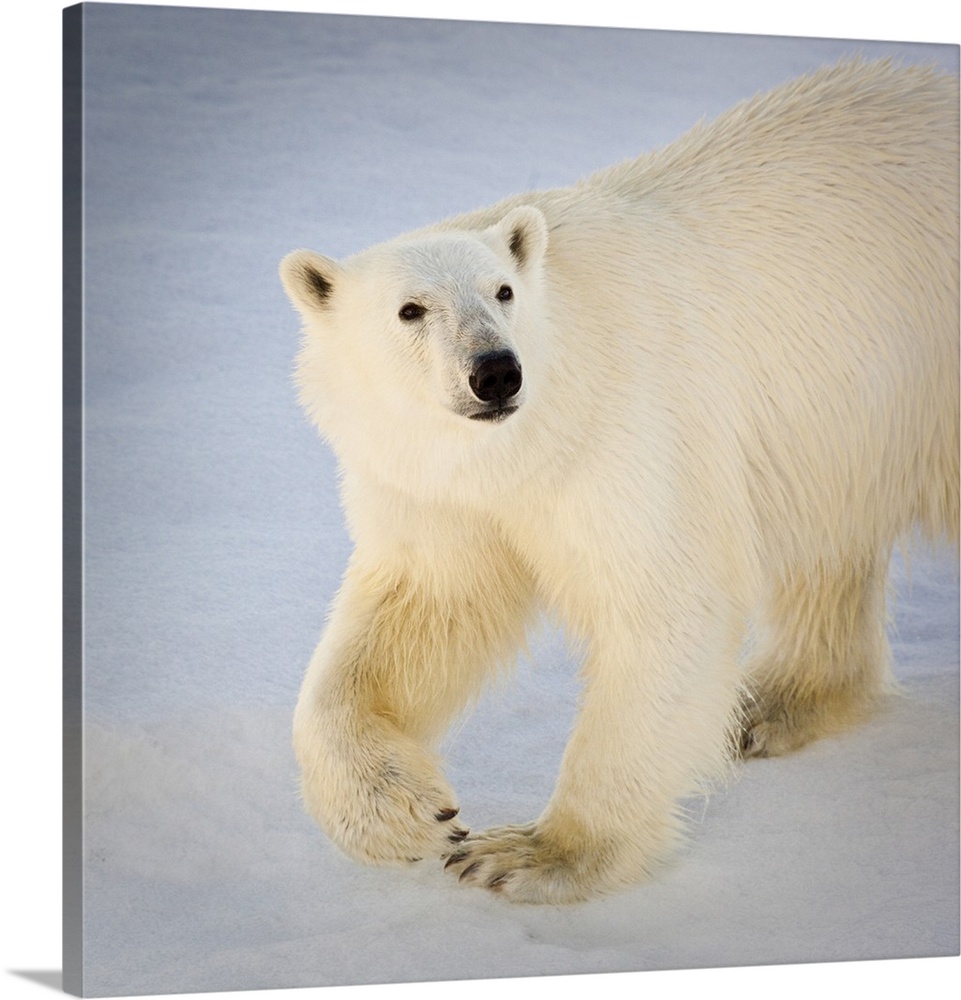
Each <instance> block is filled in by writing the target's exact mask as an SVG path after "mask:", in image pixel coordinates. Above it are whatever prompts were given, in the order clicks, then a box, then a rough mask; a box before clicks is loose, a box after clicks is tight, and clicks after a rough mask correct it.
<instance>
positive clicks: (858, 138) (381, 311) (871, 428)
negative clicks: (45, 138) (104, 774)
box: [282, 62, 959, 902]
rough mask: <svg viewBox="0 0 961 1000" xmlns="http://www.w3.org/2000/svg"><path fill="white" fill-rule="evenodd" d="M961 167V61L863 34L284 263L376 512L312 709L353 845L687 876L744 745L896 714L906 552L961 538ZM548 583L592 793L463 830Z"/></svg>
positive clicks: (635, 875) (363, 511) (335, 432)
mask: <svg viewBox="0 0 961 1000" xmlns="http://www.w3.org/2000/svg"><path fill="white" fill-rule="evenodd" d="M957 179H958V91H957V80H956V79H955V78H953V77H949V76H945V75H941V74H938V73H936V72H934V71H931V70H927V69H910V68H898V67H896V66H894V65H891V64H890V63H887V62H882V63H873V64H864V63H850V64H845V65H842V66H839V67H837V68H834V69H829V70H824V71H821V72H819V73H816V74H814V75H812V76H809V77H806V78H802V79H801V80H798V81H796V82H793V83H791V84H788V85H786V86H783V87H781V88H779V89H777V90H775V91H773V92H772V93H770V94H768V95H766V96H764V97H760V98H756V99H754V100H753V101H750V102H747V103H745V104H742V105H739V106H738V107H736V108H734V109H733V110H732V111H730V112H728V113H727V114H725V115H723V116H722V117H721V118H720V119H718V120H717V121H716V122H714V123H713V124H711V125H706V126H699V127H697V128H695V129H694V130H693V131H692V132H690V133H689V134H687V135H686V136H684V137H683V138H682V139H680V140H679V141H678V142H676V143H674V144H673V145H671V146H668V147H667V148H666V149H664V150H662V151H660V152H657V153H654V154H652V155H649V156H647V157H642V158H641V159H639V160H637V161H634V162H630V163H625V164H623V165H619V166H616V167H613V168H610V169H608V170H605V171H601V172H600V173H597V174H595V175H593V176H592V177H590V178H588V179H587V180H585V181H582V182H581V183H579V184H577V185H575V186H574V187H571V188H567V189H563V190H555V191H546V192H537V193H532V194H528V195H525V196H521V197H515V198H512V199H509V200H507V201H505V202H502V203H500V204H499V205H495V206H494V207H492V208H489V209H485V210H482V211H479V212H474V213H471V214H468V215H465V216H461V217H459V218H456V219H452V220H449V221H447V222H445V223H442V224H440V225H438V226H434V227H431V228H429V229H425V230H421V231H419V232H417V233H414V234H411V235H409V236H405V237H401V238H399V239H397V240H394V241H392V242H389V243H387V244H384V245H382V246H378V247H374V248H373V249H370V250H367V251H365V252H363V253H360V254H358V255H356V256H355V257H352V258H350V259H348V260H346V261H343V262H341V263H335V262H334V261H331V260H328V259H327V258H323V257H320V256H318V255H316V254H311V253H309V252H307V251H298V252H297V253H295V254H292V255H290V256H289V257H288V258H286V259H285V261H284V263H283V265H282V276H283V280H284V283H285V285H286V288H287V290H288V293H289V294H290V297H291V299H292V301H293V302H294V304H295V305H296V306H297V308H298V309H299V310H300V312H301V313H302V315H303V318H304V321H305V331H306V333H305V341H304V346H303V351H302V354H301V356H300V361H299V369H298V382H299V386H300V390H301V398H302V400H303V403H304V405H305V407H306V409H307V411H308V413H309V414H310V416H311V417H312V418H313V420H314V421H315V422H316V423H317V425H318V427H319V428H320V430H321V431H322V432H323V434H324V435H325V436H326V437H327V439H328V440H329V441H330V442H331V444H332V446H333V447H334V449H335V450H336V452H337V455H338V458H339V460H340V462H341V466H342V470H343V497H344V505H345V510H346V514H347V518H348V521H349V526H350V530H351V533H352V536H353V538H354V541H355V543H356V548H355V551H354V553H353V556H352V559H351V562H350V566H349V568H348V570H347V573H346V578H345V581H344V585H343V588H342V591H341V593H340V595H339V597H338V599H337V602H336V604H335V606H334V609H333V612H332V616H331V619H330V622H329V624H328V627H327V631H326V633H325V635H324V638H323V640H322V641H321V643H320V645H319V646H318V649H317V652H316V654H315V656H314V658H313V661H312V663H311V665H310V668H309V670H308V672H307V676H306V679H305V681H304V686H303V691H302V694H301V698H300V701H299V704H298V707H297V712H296V719H295V727H294V738H295V746H296V750H297V753H298V757H299V760H300V762H301V765H302V767H303V793H304V798H305V802H306V805H307V808H308V809H309V810H310V812H311V813H312V814H313V815H314V816H315V817H316V819H317V820H318V822H319V823H320V824H321V825H322V826H323V827H324V829H325V830H326V831H327V832H328V833H329V834H330V836H331V837H332V838H333V839H334V840H335V841H336V842H337V843H338V844H339V845H340V846H341V847H342V848H343V849H344V850H345V851H346V852H347V853H349V854H350V855H352V856H353V857H356V858H358V859H360V860H363V861H368V862H376V863H394V862H397V863H403V862H405V861H408V860H411V859H415V858H424V857H441V856H448V855H449V856H450V858H449V862H448V866H449V867H450V868H451V869H452V870H453V871H454V872H455V873H457V874H459V875H460V877H461V879H462V880H463V881H465V882H468V883H474V884H477V885H482V886H487V887H489V888H491V889H494V890H496V891H499V892H501V893H502V894H504V895H505V896H507V897H509V898H512V899H516V900H523V901H531V902H563V901H570V900H577V899H583V898H586V897H589V896H591V895H593V894H596V893H599V892H602V891H606V890H609V889H612V888H614V887H617V886H620V885H624V884H627V883H630V882H632V881H634V880H637V879H639V878H642V877H644V876H646V875H648V874H649V873H651V872H652V871H653V870H654V869H655V867H656V865H657V864H658V863H659V862H660V861H661V860H662V859H663V858H664V857H665V854H666V853H667V852H668V850H669V849H670V847H671V845H672V844H673V843H674V842H675V840H676V838H677V835H678V832H679V828H680V824H679V821H678V814H679V809H678V802H679V800H680V799H681V798H682V797H683V796H685V795H687V794H689V793H692V792H696V791H698V790H699V789H702V788H703V787H704V785H705V782H707V781H709V780H710V779H711V778H712V777H714V776H716V775H718V774H719V773H721V772H723V771H724V769H725V766H726V764H727V762H729V761H730V760H731V759H732V757H733V756H735V755H736V754H737V753H738V751H741V752H743V753H745V754H747V755H751V754H766V753H778V752H782V751H785V750H789V749H792V748H794V747H796V746H799V745H801V744H803V743H804V742H806V741H807V740H809V739H811V738H814V737H816V736H818V735H821V734H823V733H825V732H830V731H832V730H835V729H838V728H840V727H842V726H843V725H845V724H847V723H849V722H851V721H853V720H855V719H857V718H859V717H861V716H862V715H863V714H864V713H865V712H867V711H868V710H870V708H871V706H872V705H873V704H874V703H875V701H876V700H877V698H878V696H879V695H880V694H881V693H882V692H883V691H884V690H885V689H886V686H887V685H888V684H889V681H890V675H889V668H888V652H887V643H886V639H885V635H884V585H885V578H886V573H887V566H888V560H889V556H890V552H891V549H892V546H893V544H894V543H895V542H896V540H897V539H898V538H899V537H900V536H902V535H903V534H904V533H905V532H907V531H909V530H911V529H912V527H913V526H914V525H916V524H920V525H921V526H922V528H923V529H924V531H925V533H926V534H927V536H928V537H929V538H932V539H934V538H937V537H939V536H941V535H943V534H945V533H947V535H948V536H949V537H950V538H952V539H953V540H955V541H956V540H957V534H958V479H959V470H958V451H959V442H958V397H959V389H958V187H957ZM512 244H513V249H512ZM318 276H319V277H320V280H319V281H318ZM505 284H507V285H509V286H510V287H511V288H512V289H513V292H514V296H513V299H512V300H511V301H509V302H502V301H499V300H498V299H496V298H495V294H496V292H497V289H498V288H500V287H501V286H502V285H505ZM406 302H415V303H419V304H420V305H421V306H422V307H423V308H424V309H425V310H426V311H425V313H424V315H423V316H422V317H421V318H419V319H417V320H416V321H414V322H409V321H405V320H402V319H401V318H400V317H399V315H398V311H399V310H400V308H401V307H402V306H403V305H404V304H405V303H406ZM488 349H511V350H513V351H514V352H515V354H516V355H517V357H518V358H519V359H520V363H521V365H522V368H523V388H522V390H521V394H520V395H519V396H518V397H517V400H519V403H520V405H519V408H518V409H517V412H515V413H513V414H512V415H510V416H508V417H507V418H506V419H503V420H501V421H499V422H486V421H477V420H473V419H469V410H470V407H471V405H473V404H472V402H471V401H472V399H473V397H472V395H471V392H470V388H469V386H468V384H467V378H468V372H469V369H470V364H471V359H472V358H473V357H475V356H476V355H477V354H478V352H482V351H484V350H488ZM541 608H546V609H547V610H548V611H549V612H551V613H552V614H554V615H556V616H557V617H558V618H559V619H560V620H561V621H562V622H563V623H564V625H565V626H566V628H567V630H568V632H569V634H570V635H571V637H572V639H574V640H575V641H579V642H581V643H583V646H584V649H585V663H584V670H583V680H584V695H583V703H582V705H581V709H580V714H579V718H578V722H577V725H576V728H575V730H574V732H573V734H572V736H571V739H570V743H569V745H568V747H567V751H566V753H565V756H564V760H563V764H562V768H561V773H560V776H559V779H558V783H557V787H556V790H555V793H554V795H553V797H552V799H551V801H550V803H549V804H548V806H547V808H546V809H545V811H544V813H543V814H542V815H541V817H540V818H539V819H538V820H537V821H536V822H534V823H532V824H529V825H527V826H522V827H509V828H501V829H498V830H493V831H488V832H487V833H482V834H479V835H472V836H470V837H468V838H467V839H466V840H463V841H461V840H460V837H461V836H462V834H463V831H462V830H459V828H458V827H457V821H456V820H454V819H452V818H449V817H450V815H451V812H452V811H453V810H454V809H455V808H456V799H455V796H454V793H453V790H452V789H451V788H450V787H449V786H448V784H447V782H446V780H445V779H444V777H443V774H442V771H441V763H440V761H439V760H438V759H437V756H436V753H435V751H434V749H433V748H434V747H435V746H436V742H437V740H438V738H439V736H440V735H441V734H442V733H443V731H444V729H445V727H446V726H447V724H448V723H449V721H450V720H451V719H452V718H453V717H454V716H455V715H456V714H457V713H458V712H460V711H461V710H462V709H463V707H464V705H465V704H466V703H467V702H468V701H469V699H470V698H471V697H472V696H473V695H474V694H475V693H476V692H477V691H478V689H479V687H480V686H481V684H482V682H483V681H484V679H485V677H487V676H489V675H490V672H491V671H492V670H494V669H496V667H497V666H498V664H501V663H504V662H506V661H509V660H510V658H511V655H512V653H513V651H514V650H515V649H516V647H517V646H518V645H519V644H520V643H521V642H522V641H523V636H524V633H525V629H526V628H527V626H528V625H529V623H530V621H531V620H532V617H533V616H534V615H535V614H536V613H537V611H538V610H539V609H541ZM749 620H750V621H753V622H754V623H755V624H756V629H755V634H754V641H753V642H752V644H751V648H752V652H751V654H750V657H749V659H748V662H744V657H743V656H742V655H741V653H742V651H743V649H744V641H745V634H746V630H747V627H748V622H749ZM438 817H440V818H438ZM452 852H453V853H452Z"/></svg>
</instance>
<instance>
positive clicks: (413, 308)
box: [397, 302, 427, 323]
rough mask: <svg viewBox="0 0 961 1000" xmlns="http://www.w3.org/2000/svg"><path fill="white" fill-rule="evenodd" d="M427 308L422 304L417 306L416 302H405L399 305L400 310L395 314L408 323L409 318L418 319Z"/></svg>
mask: <svg viewBox="0 0 961 1000" xmlns="http://www.w3.org/2000/svg"><path fill="white" fill-rule="evenodd" d="M425 312H427V310H426V309H425V308H424V307H423V306H419V305H418V304H417V303H416V302H405V303H404V305H402V306H401V307H400V312H399V313H398V314H397V315H398V316H400V318H401V319H402V320H404V321H405V322H407V323H409V322H411V320H415V319H420V318H421V316H423V315H424V313H425Z"/></svg>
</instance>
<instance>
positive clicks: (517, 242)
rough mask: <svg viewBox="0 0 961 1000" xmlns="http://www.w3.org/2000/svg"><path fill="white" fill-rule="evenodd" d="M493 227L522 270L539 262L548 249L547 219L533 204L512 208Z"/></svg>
mask: <svg viewBox="0 0 961 1000" xmlns="http://www.w3.org/2000/svg"><path fill="white" fill-rule="evenodd" d="M493 228H494V229H495V230H496V231H497V232H498V234H499V236H500V238H501V239H502V240H503V241H504V242H505V243H506V244H507V249H508V250H509V251H510V255H511V257H513V258H514V263H515V264H516V265H517V267H518V269H519V270H521V271H526V270H527V269H528V268H529V267H531V266H533V265H534V264H537V263H538V262H539V261H540V259H541V258H542V257H543V256H544V253H545V252H546V251H547V220H546V219H545V218H544V213H543V212H542V211H541V210H540V209H539V208H535V207H534V206H533V205H519V206H518V207H517V208H512V209H511V210H510V211H509V212H508V213H507V215H505V216H504V218H503V219H501V221H500V222H499V223H497V225H496V226H494V227H493Z"/></svg>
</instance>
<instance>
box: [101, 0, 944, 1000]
mask: <svg viewBox="0 0 961 1000" xmlns="http://www.w3.org/2000/svg"><path fill="white" fill-rule="evenodd" d="M85 32H86V33H85V45H86V60H87V61H86V106H85V110H86V116H87V117H86V141H87V146H86V150H85V155H86V166H87V170H88V174H87V187H86V192H85V199H86V200H85V211H86V225H87V230H86V235H87V241H86V271H85V282H86V284H85V295H86V299H85V309H86V312H85V319H86V339H85V391H86V400H85V426H84V437H85V449H86V450H85V481H84V488H85V573H86V606H85V626H86V640H85V641H86V647H85V652H86V661H85V673H84V682H85V703H84V709H85V722H86V745H85V749H84V770H85V778H86V784H85V793H84V794H85V798H84V804H85V845H84V848H85V868H84V879H85V890H86V895H85V910H84V962H85V964H84V987H85V991H86V992H87V993H88V994H89V995H123V994H137V993H163V992H185V991H214V990H240V989H251V988H260V989H267V988H279V987H288V986H319V985H337V984H347V983H383V982H402V981H417V980H444V979H461V978H492V977H504V976H538V975H550V974H555V975H556V974H568V973H583V972H607V971H627V970H653V969H675V968H691V967H709V966H729V965H742V964H743V965H750V964H760V963H785V962H791V963H797V962H819V961H822V962H823V961H834V960H840V959H860V958H881V957H887V958H893V957H908V956H931V955H949V954H956V953H957V951H958V930H959V929H958V825H957V816H958V790H957V776H958V752H957V751H958V660H959V650H958V604H959V595H958V583H957V573H956V564H955V558H954V556H953V554H952V553H950V552H936V553H933V554H928V555H919V556H916V557H915V558H914V559H913V561H912V562H913V564H912V572H911V581H910V585H908V582H907V581H906V579H905V577H906V574H905V572H904V569H903V566H902V564H901V561H900V559H898V560H896V564H895V579H896V581H897V582H898V590H899V597H898V600H897V601H896V602H895V605H894V607H895V621H894V632H893V635H894V640H895V641H894V648H895V655H896V660H897V672H898V676H899V678H900V679H901V681H902V682H903V685H904V688H905V692H904V695H903V696H902V697H900V698H898V699H895V700H893V701H892V703H891V704H890V705H889V706H888V707H887V708H886V710H885V711H884V712H883V713H882V714H881V715H879V716H878V717H877V718H875V719H874V720H872V721H871V722H869V723H868V724H866V725H865V726H863V727H861V728H860V729H858V730H856V731H852V732H850V733H848V734H845V735H844V736H841V737H838V738H835V739H830V740H825V741H823V742H821V743H819V744H816V745H813V746H811V747H810V748H808V749H807V750H805V751H803V752H802V753H799V754H797V755H795V756H793V757H789V758H783V759H779V760H771V761H758V762H752V763H750V764H748V765H746V766H745V767H744V768H743V769H742V770H741V772H740V775H739V778H738V780H737V781H736V782H735V783H733V784H732V785H731V786H730V787H729V788H724V789H720V790H718V792H717V793H716V794H715V795H713V796H712V797H711V798H710V799H709V800H708V801H706V802H700V801H698V802H692V803H690V806H689V808H690V812H691V838H690V844H689V845H688V847H687V848H686V849H685V851H684V852H683V853H682V855H681V856H680V857H679V858H678V859H677V861H676V862H675V863H674V864H673V865H672V866H671V867H670V868H669V869H668V870H667V871H666V872H665V873H664V874H663V876H661V877H660V878H659V879H657V880H656V881H655V882H653V883H650V884H648V885H644V886H639V887H637V888H636V889H631V890H629V891H627V892H623V893H621V894H619V895H617V896H614V897H611V898H608V899H605V900H602V901H598V902H595V903H589V904H585V905H582V906H577V907H560V908H552V907H548V908H530V907H511V906H510V905H508V904H505V903H503V902H501V901H500V900H498V899H496V898H490V897H488V896H486V895H484V894H483V893H480V892H478V891H476V890H469V889H465V888H464V887H461V886H459V885H457V884H456V883H455V882H454V881H453V880H451V879H450V878H449V877H446V876H445V875H444V873H443V872H442V871H441V870H440V866H439V865H434V866H430V865H427V864H421V865H418V866H416V867H413V868H411V869H410V870H409V871H400V872H398V871H382V870H370V869H364V868H361V867H358V866H357V865H355V864H353V863H352V862H349V861H347V860H345V859H344V858H342V857H341V856H340V855H339V854H338V853H337V852H336V851H335V850H334V848H333V847H332V846H331V845H330V844H329V843H327V842H326V840H325V839H324V838H323V836H322V835H321V834H320V833H319V831H318V830H316V828H315V827H314V826H313V825H312V824H311V822H310V821H309V819H308V818H307V817H306V816H305V815H304V814H303V813H302V811H301V809H300V806H299V803H298V801H297V797H296V768H295V764H294V761H293V757H292V753H291V750H290V746H289V744H290V739H289V724H290V715H291V711H292V707H293V703H294V700H295V698H296V692H297V688H298V685H299V682H300V677H301V673H302V670H303V668H304V666H305V665H306V662H307V659H308V657H309V655H310V652H311V650H312V648H313V645H314V644H315V642H316V639H317V636H318V634H319V632H320V629H321V628H322V625H323V619H324V611H325V608H326V606H327V604H328V602H329V601H330V599H331V597H332V596H333V594H334V592H335V590H336V587H337V585H338V581H339V577H340V573H341V571H342V569H343V566H344V563H345V560H346V558H347V555H348V552H349V543H348V540H347V537H346V534H345V532H344V529H343V526H342V521H341V514H340V510H339V506H338V501H337V495H336V470H335V466H334V462H333V460H332V457H331V455H330V454H329V452H328V451H327V450H326V449H325V447H324V446H323V444H322V443H321V442H320V441H319V440H318V439H317V438H316V436H315V434H314V433H313V431H312V430H311V429H310V428H309V427H308V426H307V424H306V422H305V420H304V418H303V417H302V415H301V413H300V411H299V409H298V408H297V405H296V402H295V399H294V393H293V390H292V387H291V383H290V373H291V366H292V359H293V355H294V352H295V350H296V346H297V339H298V330H297V328H298V321H297V318H296V316H295V315H294V313H293V311H292V309H291V308H290V306H289V305H288V303H287V301H286V299H285V297H284V295H283V292H282V290H281V288H280V284H279V281H278V280H277V278H276V267H277V263H278V261H279V259H280V258H281V257H282V256H283V255H284V254H285V253H286V252H287V251H289V250H291V249H293V248H295V247H298V246H309V247H312V248H315V249H317V250H320V251H322V252H324V253H327V254H329V255H332V256H338V255H343V254H346V253H349V252H353V251H356V250H359V249H361V248H363V247H364V246H366V245H368V244H370V243H372V242H375V241H378V240H382V239H385V238H388V237H390V236H392V235H394V234H396V233H398V232H400V231H403V230H405V229H409V228H412V227H414V226H418V225H421V224H424V223H427V222H430V221H432V220H435V219H439V218H441V217H443V216H445V215H448V214H451V213H453V212H456V211H460V210H466V209H469V208H472V207H476V206H478V205H482V204H484V203H486V202H489V201H493V200H495V199H497V198H499V197H501V196H504V195H507V194H510V193H513V192H515V191H518V190H522V189H525V188H529V187H532V186H548V185H554V184H566V183H570V182H573V181H574V180H576V179H577V178H578V177H580V176H582V175H584V174H585V173H587V172H589V171H591V170H593V169H595V168H597V167H601V166H605V165H607V164H609V163H612V162H615V161H617V160H620V159H623V158H626V157H630V156H634V155H637V154H639V153H641V152H643V151H645V150H647V149H649V148H651V147H653V146H657V145H660V144H663V143H666V142H668V141H669V140H670V139H672V138H674V137H676V136H677V135H679V134H680V133H681V132H682V131H683V130H685V129H686V128H687V127H689V126H690V125H692V124H693V123H694V122H695V121H696V120H697V119H699V118H701V117H702V116H706V117H711V116H713V115H715V114H717V113H718V112H720V111H721V110H723V109H724V108H725V107H727V106H729V105H730V104H732V103H734V102H735V101H737V100H738V99H740V98H742V97H745V96H749V95H751V94H753V93H755V92H756V91H758V90H763V89H766V88H767V87H769V86H772V85H774V84H776V83H778V82H780V81H782V80H784V79H787V78H789V77H791V76H794V75H796V74H798V73H801V72H804V71H806V70H809V69H813V68H816V67H818V66H820V65H822V64H824V63H826V62H832V61H835V60H836V59H838V58H839V57H840V56H842V55H843V54H848V53H851V52H854V51H860V52H863V53H864V54H865V55H868V56H875V55H887V54H894V55H899V56H903V57H904V58H905V59H907V60H910V61H921V60H934V61H936V62H939V63H940V64H942V65H944V66H946V67H948V68H950V69H952V70H953V71H955V72H957V68H958V66H957V61H958V50H957V48H955V47H948V46H924V45H918V44H912V45H899V44H894V43H858V44H854V43H848V42H840V41H832V40H812V39H796V38H759V37H750V36H745V35H726V36H722V35H708V34H679V33H670V32H641V31H617V30H611V29H601V28H577V29H573V28H546V27H543V26H533V25H505V24H485V23H479V22H438V21H430V20H404V19H386V18H352V17H343V16H327V15H317V14H281V13H276V12H266V13H257V12H250V11H225V10H215V9H209V10H201V9H190V8H168V7H136V6H123V5H98V4H93V5H90V6H88V8H87V10H86V14H85ZM576 671H577V663H576V661H575V660H574V659H573V658H572V657H571V656H570V655H569V654H568V653H567V652H566V650H565V647H564V644H563V641H562V639H561V637H559V636H557V635H555V634H554V633H553V632H551V631H550V630H548V629H546V628H545V629H544V630H543V631H542V632H541V633H540V634H539V635H538V636H537V637H536V639H535V641H534V642H533V643H532V647H531V656H530V658H529V659H525V660H524V661H523V662H522V663H521V664H520V665H519V667H518V670H517V672H516V674H515V675H514V677H513V678H512V679H511V680H510V681H508V682H505V683H503V684H501V685H500V686H499V687H498V688H497V689H496V690H494V691H492V692H491V693H490V695H489V696H488V697H486V698H485V699H484V700H483V701H482V703H481V704H480V706H479V707H478V709H477V710H476V712H475V713H474V714H473V715H472V716H471V717H470V718H469V719H467V720H465V721H464V723H463V724H462V725H461V726H460V727H459V728H458V729H457V730H456V731H455V732H454V733H452V734H451V737H450V738H449V740H448V741H447V753H448V759H449V769H448V771H449V775H450V777H451V778H452V781H453V783H454V785H455V787H456V788H457V789H458V791H459V795H460V799H461V805H462V815H463V817H464V819H465V820H466V821H467V822H468V823H469V824H471V825H472V826H474V827H477V828H480V827H483V826H486V825H489V824H492V823H499V822H513V821H522V820H527V819H531V818H533V817H534V816H536V814H537V813H538V812H539V811H540V809H541V807H542V806H543V804H544V803H545V802H546V800H547V797H548V796H549V794H550V789H551V787H552V784H553V780H554V775H555V773H556V768H557V764H558V761H559V758H560V754H561V751H562V749H563V745H564V742H565V738H566V734H567V733H568V732H569V729H570V726H571V723H572V720H573V716H574V710H575V702H576V698H577V686H576Z"/></svg>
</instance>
